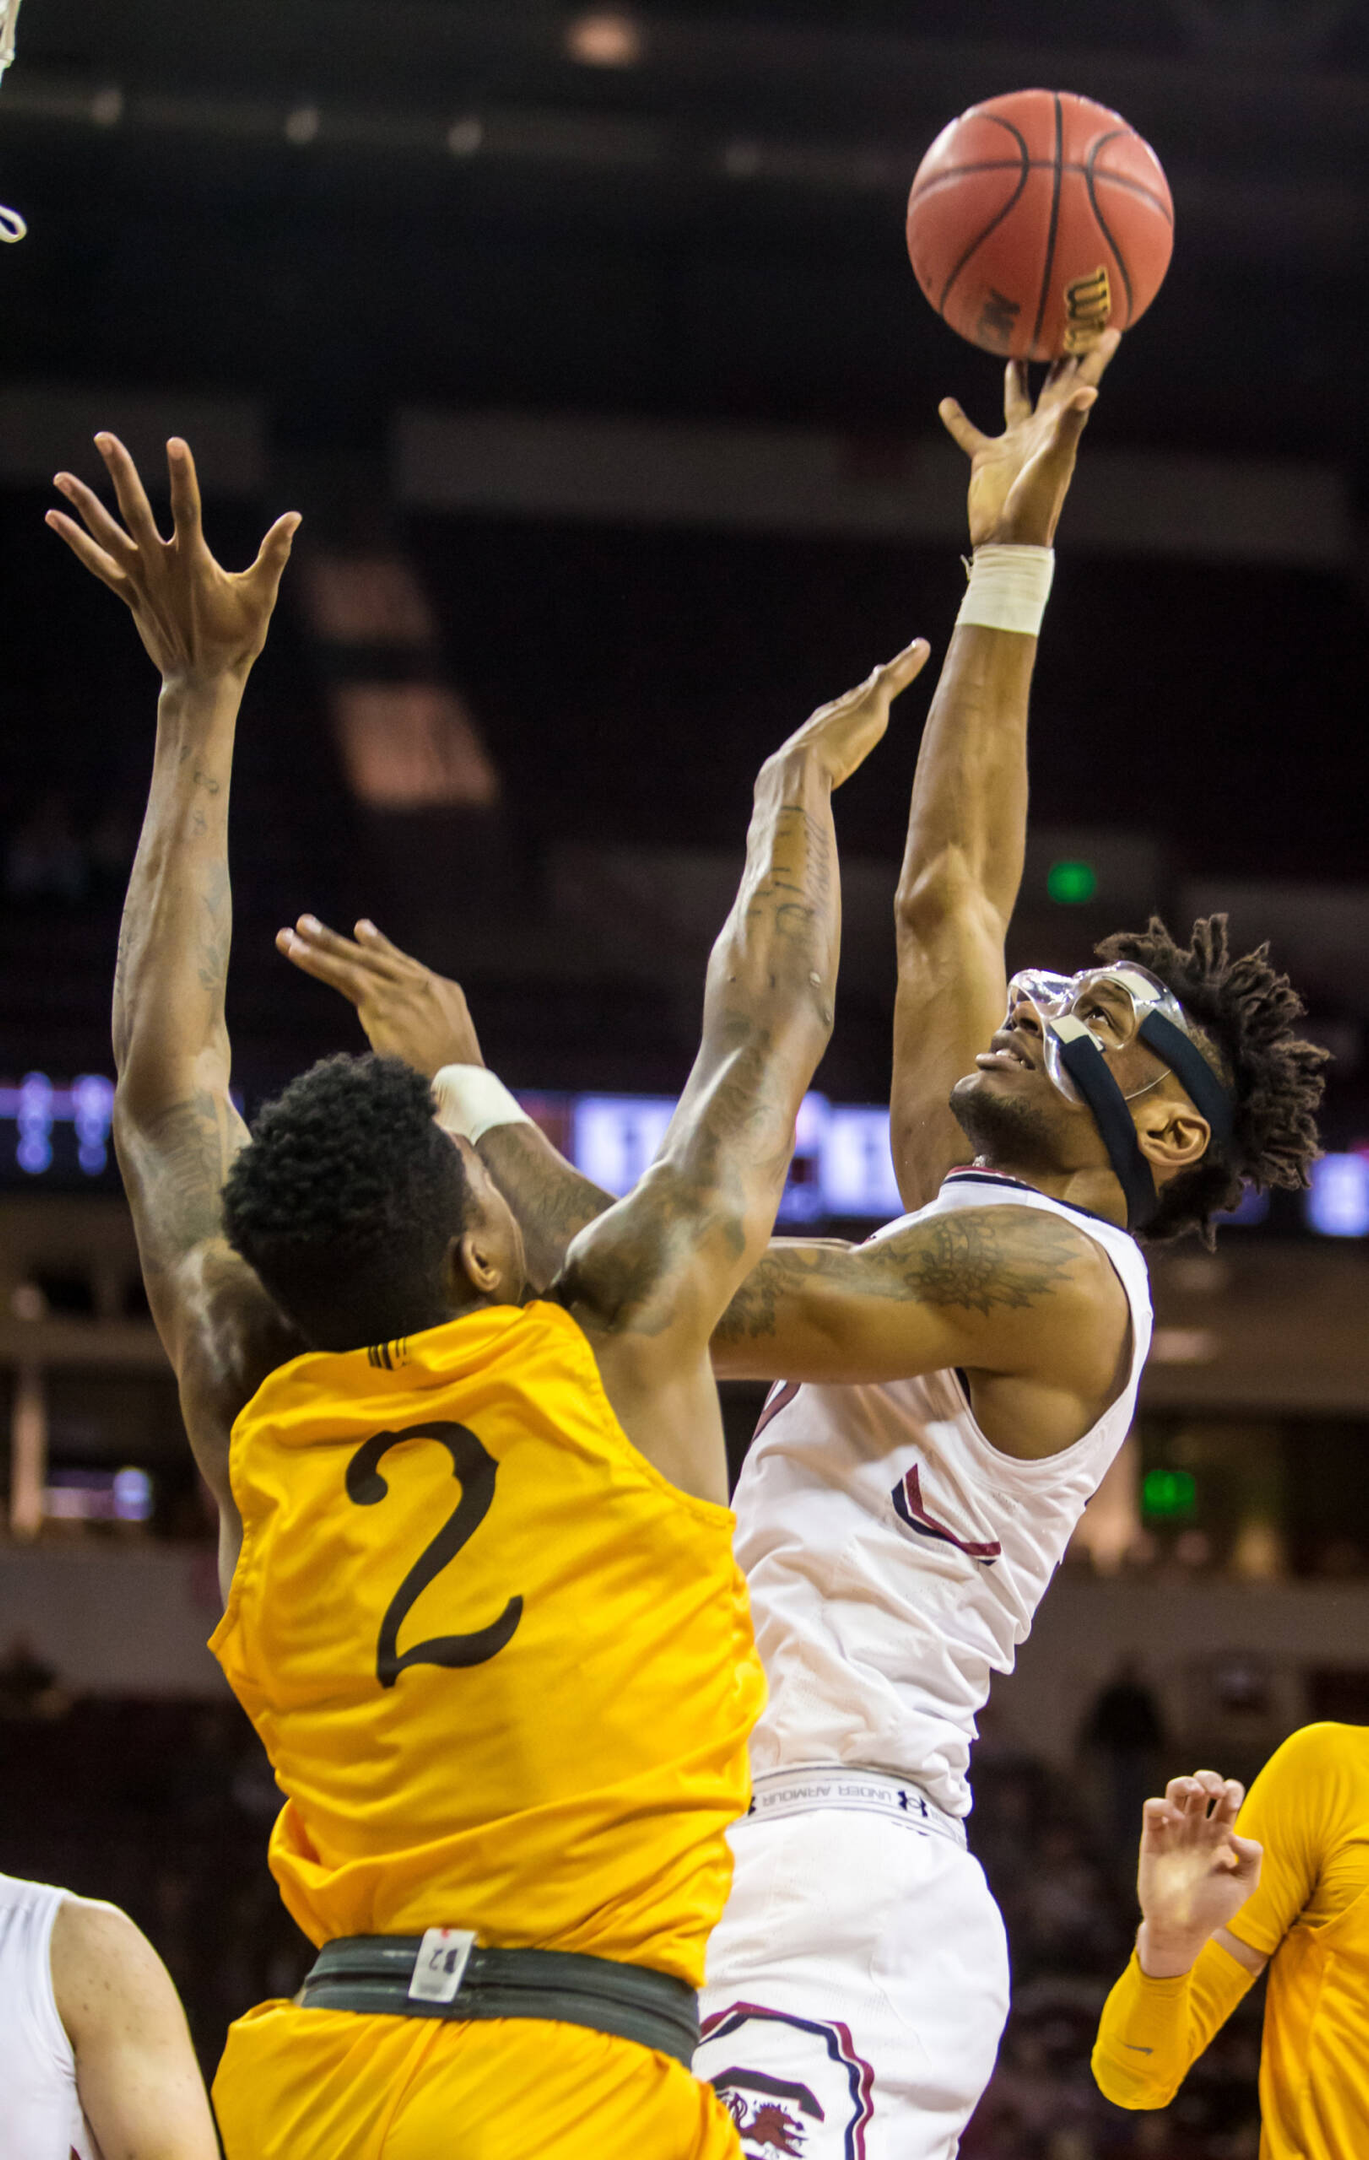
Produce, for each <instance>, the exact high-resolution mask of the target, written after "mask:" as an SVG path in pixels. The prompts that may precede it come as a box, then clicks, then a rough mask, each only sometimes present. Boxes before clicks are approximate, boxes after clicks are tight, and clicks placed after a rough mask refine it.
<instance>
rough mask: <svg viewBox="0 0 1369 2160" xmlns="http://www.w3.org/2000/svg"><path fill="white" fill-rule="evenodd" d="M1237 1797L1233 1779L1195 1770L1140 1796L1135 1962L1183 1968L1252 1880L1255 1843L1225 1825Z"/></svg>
mask: <svg viewBox="0 0 1369 2160" xmlns="http://www.w3.org/2000/svg"><path fill="white" fill-rule="evenodd" d="M1244 1798H1245V1788H1244V1787H1243V1786H1242V1785H1239V1784H1238V1783H1237V1782H1236V1780H1235V1778H1221V1777H1219V1776H1218V1775H1217V1773H1216V1771H1215V1770H1198V1771H1196V1772H1195V1773H1194V1775H1193V1776H1192V1777H1187V1778H1171V1779H1170V1781H1169V1784H1168V1785H1167V1786H1166V1787H1165V1796H1164V1799H1163V1800H1147V1802H1146V1804H1145V1808H1144V1810H1143V1813H1142V1831H1141V1863H1140V1867H1139V1870H1138V1872H1137V1878H1136V1891H1137V1896H1138V1898H1139V1900H1140V1905H1141V1913H1142V1917H1143V1921H1144V1927H1143V1930H1142V1937H1141V1942H1140V1945H1139V1947H1140V1952H1141V1964H1142V1967H1143V1968H1144V1970H1145V1971H1146V1972H1147V1973H1149V1974H1151V1976H1152V1977H1153V1978H1157V1979H1159V1978H1165V1977H1168V1976H1171V1975H1173V1974H1175V1973H1181V1972H1187V1971H1188V1968H1189V1966H1190V1965H1191V1964H1192V1963H1193V1960H1194V1958H1195V1957H1196V1956H1197V1955H1198V1952H1199V1951H1200V1950H1201V1948H1202V1946H1203V1944H1204V1943H1205V1942H1206V1941H1207V1939H1208V1937H1209V1936H1210V1935H1214V1934H1215V1933H1216V1932H1217V1930H1218V1928H1223V1927H1225V1926H1226V1924H1227V1922H1228V1921H1230V1920H1234V1919H1235V1917H1236V1914H1237V1913H1238V1912H1239V1911H1240V1909H1241V1907H1242V1905H1244V1903H1245V1901H1246V1899H1247V1898H1248V1897H1249V1896H1250V1895H1251V1893H1252V1891H1254V1889H1255V1888H1256V1887H1257V1885H1258V1883H1259V1880H1260V1862H1261V1860H1262V1858H1263V1856H1264V1855H1263V1848H1262V1847H1261V1846H1259V1845H1258V1844H1256V1842H1255V1840H1254V1839H1253V1838H1245V1837H1238V1836H1237V1835H1236V1831H1235V1828H1234V1827H1233V1826H1234V1824H1235V1821H1236V1816H1237V1814H1238V1813H1239V1810H1240V1805H1241V1802H1242V1801H1243V1800H1244Z"/></svg>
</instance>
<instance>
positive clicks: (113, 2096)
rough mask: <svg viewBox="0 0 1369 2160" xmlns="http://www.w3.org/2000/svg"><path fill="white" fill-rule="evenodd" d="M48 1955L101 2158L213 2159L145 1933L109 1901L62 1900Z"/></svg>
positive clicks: (167, 1994)
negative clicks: (109, 1903) (101, 1902)
mask: <svg viewBox="0 0 1369 2160" xmlns="http://www.w3.org/2000/svg"><path fill="white" fill-rule="evenodd" d="M51 1959H52V1989H53V1996H54V1999H55V2001H56V2004H57V2013H58V2016H59V2017H60V2018H61V2020H62V2023H63V2025H64V2026H65V2028H66V2032H67V2037H68V2038H69V2039H70V2041H71V2045H72V2052H73V2054H74V2055H75V2058H76V2089H77V2092H78V2093H79V2095H80V2100H81V2106H82V2107H83V2108H84V2110H85V2113H86V2116H87V2118H88V2119H89V2122H90V2126H91V2128H92V2129H93V2130H94V2132H95V2135H96V2138H97V2139H98V2141H99V2145H100V2150H101V2152H102V2153H103V2154H104V2156H105V2160H218V2151H219V2144H218V2138H217V2136H216V2135H215V2131H214V2124H213V2119H212V2117H211V2115H210V2112H209V2100H208V2097H207V2095H206V2093H205V2089H204V2081H203V2079H202V2078H201V2076H200V2072H199V2066H198V2064H197V2063H196V2061H195V2054H194V2050H193V2048H192V2047H191V2044H190V2034H189V2032H188V2030H187V2028H186V2022H185V2012H184V2011H183V2010H182V2008H181V2005H180V2000H179V1998H178V1996H177V1994H176V1990H175V1987H174V1986H173V1985H172V1981H171V1976H170V1974H169V1973H168V1972H167V1970H166V1967H165V1966H164V1965H163V1964H162V1961H161V1959H160V1958H159V1957H158V1956H157V1953H156V1951H155V1950H154V1949H153V1948H152V1945H151V1944H150V1943H149V1942H148V1941H147V1939H146V1937H145V1936H144V1935H142V1934H141V1933H140V1932H139V1930H138V1929H137V1928H136V1927H135V1926H134V1925H133V1922H132V1921H131V1920H130V1919H129V1918H128V1917H127V1916H126V1914H124V1913H121V1912H119V1911H117V1910H116V1909H115V1907H114V1906H112V1905H96V1904H87V1903H86V1902H85V1901H84V1900H83V1899H76V1898H69V1899H67V1900H66V1901H65V1902H64V1903H63V1904H62V1906H61V1907H60V1908H59V1910H58V1914H57V1918H56V1920H55V1922H54V1923H53V1930H52V1951H51Z"/></svg>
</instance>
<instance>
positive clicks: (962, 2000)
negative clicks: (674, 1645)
mask: <svg viewBox="0 0 1369 2160" xmlns="http://www.w3.org/2000/svg"><path fill="white" fill-rule="evenodd" d="M881 1782H883V1781H881ZM889 1782H890V1783H892V1782H893V1781H892V1780H890V1781H889ZM730 1839H731V1845H732V1851H733V1855H734V1858H735V1862H736V1872H735V1875H734V1877H733V1883H732V1895H731V1897H730V1899H729V1901H728V1905H727V1910H726V1911H725V1913H724V1914H723V1918H722V1921H721V1923H720V1924H719V1926H718V1927H717V1929H716V1930H715V1931H714V1934H713V1937H712V1940H711V1942H710V1944H709V1951H708V1972H707V1980H706V1984H705V1987H704V1992H703V1995H702V1998H701V2001H700V2009H701V2012H702V2033H703V2038H702V2040H701V2043H700V2046H699V2050H698V2053H697V2054H696V2055H695V2057H694V2069H695V2073H696V2075H697V2076H699V2077H701V2078H703V2079H704V2080H705V2081H706V2082H708V2083H710V2084H712V2085H714V2086H715V2087H716V2088H717V2090H718V2092H719V2094H720V2095H721V2097H722V2099H723V2101H724V2103H725V2104H726V2106H727V2107H728V2108H729V2109H730V2110H731V2113H732V2116H733V2119H734V2120H735V2122H736V2123H737V2126H738V2130H739V2133H740V2137H741V2145H742V2151H743V2153H744V2155H745V2156H746V2160H779V2156H780V2155H785V2156H791V2155H792V2156H794V2160H952V2156H953V2155H954V2154H955V2153H956V2151H957V2149H958V2147H959V2143H960V2134H961V2132H962V2130H963V2129H964V2127H965V2125H966V2123H967V2122H968V2121H969V2118H970V2116H971V2115H972V2114H973V2112H974V2109H975V2105H976V2103H977V2101H978V2099H979V2096H980V2094H981V2093H982V2092H983V2090H984V2087H985V2086H986V2085H987V2084H988V2081H989V2078H990V2076H991V2075H992V2072H993V2066H994V2059H995V2057H996V2055H997V2053H998V2042H999V2039H1000V2037H1001V2035H1002V2031H1003V2025H1004V2022H1005V2020H1006V2018H1007V2014H1008V1955H1007V1942H1006V1938H1005V1936H1004V1931H1003V1922H1002V1919H1001V1917H1000V1914H999V1911H998V1907H997V1906H996V1905H995V1903H994V1901H993V1898H992V1897H991V1896H990V1894H989V1887H988V1884H987V1883H986V1882H985V1880H984V1875H983V1871H982V1869H981V1868H980V1866H979V1863H978V1861H977V1860H975V1859H974V1858H972V1856H971V1855H970V1854H969V1853H968V1852H966V1851H965V1849H964V1847H963V1846H962V1845H960V1844H959V1843H957V1842H955V1841H954V1839H952V1838H951V1837H948V1836H946V1835H944V1834H939V1833H937V1832H933V1831H929V1830H927V1829H924V1828H922V1827H920V1826H919V1824H918V1823H917V1821H916V1820H915V1819H914V1818H912V1817H901V1816H899V1815H897V1814H891V1813H890V1812H888V1811H887V1809H880V1810H878V1811H870V1812H866V1811H864V1810H861V1809H859V1808H856V1807H850V1806H844V1807H823V1806H818V1807H813V1808H808V1809H805V1810H804V1811H802V1812H796V1813H790V1814H782V1815H780V1816H778V1817H776V1818H774V1819H764V1818H762V1819H757V1818H756V1817H755V1816H752V1817H746V1818H743V1820H742V1821H741V1822H739V1823H737V1824H736V1825H735V1826H734V1828H733V1830H732V1832H731V1834H730Z"/></svg>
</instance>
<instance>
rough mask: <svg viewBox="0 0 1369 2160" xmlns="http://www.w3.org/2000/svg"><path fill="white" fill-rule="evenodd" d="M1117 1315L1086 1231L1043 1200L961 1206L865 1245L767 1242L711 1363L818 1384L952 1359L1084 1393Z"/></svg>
mask: <svg viewBox="0 0 1369 2160" xmlns="http://www.w3.org/2000/svg"><path fill="white" fill-rule="evenodd" d="M1100 1322H1101V1323H1102V1324H1101V1325H1100ZM1126 1325H1127V1308H1126V1297H1125V1293H1124V1292H1123V1290H1122V1288H1121V1285H1120V1283H1119V1282H1118V1280H1117V1277H1116V1275H1115V1274H1114V1272H1113V1270H1112V1268H1111V1266H1110V1265H1109V1263H1108V1261H1107V1259H1106V1256H1105V1255H1104V1254H1103V1253H1102V1251H1101V1248H1100V1247H1099V1246H1098V1244H1097V1243H1096V1241H1095V1240H1094V1239H1092V1238H1090V1237H1089V1236H1087V1234H1086V1233H1085V1232H1083V1231H1081V1230H1077V1229H1076V1228H1075V1227H1074V1225H1073V1224H1072V1223H1069V1222H1066V1221H1065V1220H1064V1219H1063V1218H1062V1217H1061V1216H1059V1215H1055V1214H1048V1213H1047V1212H1046V1211H1045V1210H1044V1209H1039V1208H1017V1207H992V1208H967V1209H963V1210H959V1209H958V1210H956V1211H955V1212H954V1213H953V1214H947V1215H941V1216H932V1217H930V1218H928V1219H926V1220H924V1221H921V1222H917V1223H913V1224H911V1225H910V1226H909V1228H908V1229H907V1230H904V1231H901V1232H899V1233H897V1234H896V1235H895V1236H893V1237H887V1238H880V1239H877V1240H875V1241H874V1242H872V1243H870V1244H868V1245H859V1246H850V1247H847V1248H845V1249H842V1248H839V1247H833V1246H831V1245H816V1244H815V1245H804V1244H801V1243H799V1242H797V1241H795V1242H793V1243H784V1244H775V1245H773V1246H772V1247H771V1249H770V1251H769V1252H768V1253H767V1254H766V1256H765V1258H764V1259H763V1260H762V1261H761V1263H760V1265H759V1266H758V1267H756V1268H755V1269H754V1270H753V1271H752V1273H751V1274H750V1275H749V1276H748V1278H747V1280H746V1281H745V1282H744V1283H743V1285H742V1287H741V1289H740V1290H739V1291H738V1292H737V1293H736V1295H735V1296H734V1297H733V1299H732V1302H731V1304H730V1305H729V1306H728V1309H727V1312H726V1313H725V1314H724V1316H723V1319H722V1320H721V1322H720V1323H719V1325H718V1327H717V1329H716V1330H715V1332H714V1336H713V1363H714V1369H715V1371H717V1372H718V1373H719V1374H720V1375H721V1376H723V1377H724V1378H727V1379H760V1380H768V1379H783V1380H810V1381H819V1382H821V1381H828V1382H878V1381H885V1380H899V1379H910V1378H912V1377H913V1376H914V1375H915V1374H918V1373H926V1372H937V1371H941V1370H943V1369H945V1368H947V1367H955V1366H963V1367H965V1368H966V1369H968V1370H971V1371H982V1372H986V1373H996V1374H1015V1375H1021V1376H1022V1377H1024V1378H1031V1377H1038V1376H1039V1377H1042V1378H1045V1379H1049V1381H1050V1382H1051V1384H1053V1385H1055V1386H1057V1387H1060V1388H1064V1389H1073V1390H1076V1391H1077V1392H1078V1393H1079V1395H1080V1396H1081V1398H1083V1399H1092V1398H1095V1397H1097V1396H1099V1395H1100V1394H1102V1395H1104V1396H1106V1394H1107V1391H1108V1389H1109V1388H1110V1387H1112V1386H1113V1383H1114V1381H1115V1378H1116V1374H1117V1368H1118V1351H1119V1345H1120V1344H1121V1343H1122V1341H1123V1340H1124V1339H1125V1332H1126Z"/></svg>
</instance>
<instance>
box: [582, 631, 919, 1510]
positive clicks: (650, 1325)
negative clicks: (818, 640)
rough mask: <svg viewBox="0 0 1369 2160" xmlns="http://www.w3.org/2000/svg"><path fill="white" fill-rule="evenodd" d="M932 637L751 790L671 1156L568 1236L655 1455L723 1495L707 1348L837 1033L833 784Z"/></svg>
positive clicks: (616, 1380) (636, 1435) (620, 1381)
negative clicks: (740, 862) (737, 876)
mask: <svg viewBox="0 0 1369 2160" xmlns="http://www.w3.org/2000/svg"><path fill="white" fill-rule="evenodd" d="M926 657H927V647H926V645H925V644H924V643H922V642H921V641H920V640H919V641H918V642H917V643H916V644H914V645H911V646H909V647H908V649H907V651H906V652H904V653H902V654H900V655H899V657H898V659H897V660H895V661H892V662H891V663H890V664H889V665H888V666H887V667H883V668H877V669H876V670H875V671H874V673H873V674H872V675H871V676H870V677H869V679H868V680H867V681H866V682H864V683H862V684H861V686H860V688H859V689H858V690H853V691H851V692H849V693H848V694H847V696H846V697H844V698H838V699H837V700H836V701H835V702H834V703H833V704H831V705H827V706H824V707H823V708H822V709H821V710H820V711H819V712H817V713H815V714H814V715H813V717H812V719H811V720H809V721H807V722H806V723H805V725H804V726H803V727H802V728H800V729H799V731H798V733H797V734H796V735H794V736H792V737H791V738H790V740H789V742H788V743H786V744H785V746H784V748H783V749H782V750H781V751H780V752H779V753H778V754H777V755H776V756H775V757H773V758H771V759H769V760H768V761H767V763H766V764H765V766H764V767H763V768H762V771H761V774H760V777H759V779H758V780H757V783H756V791H755V807H754V811H753V814H752V819H751V826H750V831H749V833H748V835H747V850H746V867H745V869H744V871H743V875H742V882H741V887H740V890H739V892H738V894H737V899H736V902H735V904H734V906H733V908H732V912H731V914H730V915H729V917H728V919H727V922H726V924H725V925H724V928H723V931H722V934H721V936H720V937H719V939H718V942H717V944H716V945H715V946H714V948H713V954H712V958H711V959H710V961H709V967H708V977H707V983H706V988H705V994H704V1022H703V1038H702V1041H701V1044H700V1048H699V1053H698V1056H697V1058H696V1059H695V1062H694V1068H693V1071H692V1072H691V1074H690V1076H689V1080H688V1082H687V1084H686V1086H685V1090H684V1093H683V1095H682V1096H681V1098H680V1102H679V1106H678V1108H677V1109H676V1112H675V1115H674V1117H673V1118H672V1120H671V1124H670V1128H669V1131H668V1132H667V1134H666V1138H665V1140H664V1142H663V1144H662V1147H661V1152H660V1154H659V1155H658V1157H657V1159H656V1161H655V1162H654V1163H653V1164H652V1166H651V1168H650V1169H649V1170H648V1171H647V1172H646V1174H645V1176H644V1177H643V1178H642V1179H641V1180H640V1181H639V1183H638V1184H637V1185H636V1187H635V1188H634V1189H633V1191H632V1192H631V1193H630V1194H629V1195H628V1196H627V1198H626V1199H624V1200H620V1201H618V1202H617V1203H616V1204H615V1205H614V1206H613V1207H611V1208H609V1209H607V1210H606V1211H605V1213H603V1214H602V1215H600V1216H598V1217H596V1219H595V1220H594V1221H593V1222H592V1223H591V1224H590V1225H589V1226H588V1227H587V1228H586V1229H585V1230H582V1231H581V1232H580V1234H579V1236H578V1237H577V1238H576V1239H575V1241H574V1243H573V1244H572V1245H571V1248H570V1251H569V1253H568V1254H567V1257H566V1264H565V1267H564V1268H563V1270H562V1272H561V1275H560V1276H559V1278H558V1280H557V1283H556V1284H555V1285H554V1290H553V1294H554V1295H555V1296H557V1297H558V1298H559V1299H560V1301H561V1302H562V1303H564V1304H565V1305H566V1306H567V1307H568V1309H569V1310H570V1311H571V1312H572V1313H574V1315H575V1316H576V1318H577V1319H578V1320H579V1321H580V1323H581V1325H582V1327H583V1328H584V1329H585V1332H586V1334H587V1335H588V1336H589V1339H590V1342H591V1344H592V1346H593V1348H594V1350H595V1355H596V1357H597V1359H598V1363H599V1368H600V1372H601V1374H602V1376H603V1380H604V1385H605V1387H606V1389H607V1391H608V1395H609V1399H610V1401H611V1402H612V1404H613V1406H614V1409H615V1410H616V1412H617V1414H618V1417H619V1419H620V1420H621V1422H622V1424H623V1426H624V1428H625V1430H626V1431H627V1433H628V1434H629V1436H630V1437H631V1438H632V1439H633V1440H635V1441H636V1443H637V1445H638V1446H639V1447H641V1448H642V1450H643V1451H644V1452H645V1453H646V1454H648V1455H650V1456H651V1458H652V1459H653V1460H654V1461H655V1462H656V1463H657V1464H658V1465H659V1466H660V1467H661V1468H662V1469H663V1470H664V1471H665V1472H666V1474H667V1475H668V1476H670V1477H672V1478H673V1479H674V1480H675V1481H676V1482H677V1483H679V1484H681V1485H683V1486H685V1487H686V1488H687V1489H689V1490H691V1491H695V1492H700V1493H702V1494H704V1496H705V1497H711V1498H714V1499H722V1498H724V1497H725V1496H726V1489H727V1488H726V1466H725V1460H724V1455H723V1447H722V1419H721V1413H720V1411H719V1408H718V1400H717V1392H716V1389H715V1388H714V1385H713V1380H712V1375H711V1371H710V1368H709V1363H708V1341H709V1336H710V1334H711V1333H712V1330H713V1328H714V1326H715V1324H716V1322H717V1320H718V1319H719V1317H720V1315H721V1314H722V1312H723V1309H724V1307H725V1306H726V1305H727V1302H728V1300H729V1298H730V1297H731V1296H732V1293H733V1291H734V1290H735V1289H736V1288H737V1287H738V1285H739V1284H740V1283H741V1282H742V1280H743V1278H744V1277H745V1276H746V1275H747V1274H748V1272H749V1271H750V1269H751V1268H752V1266H753V1265H754V1264H755V1262H756V1260H757V1259H758V1258H759V1257H760V1255H761V1253H762V1252H763V1251H764V1249H765V1245H766V1243H767V1241H768V1239H769V1236H770V1233H771V1230H772V1229H773V1227H774V1220H775V1211H776V1209H777V1207H778V1205H779V1200H780V1194H781V1192H782V1191H783V1188H784V1180H785V1175H786V1172H787V1169H788V1165H789V1160H790V1156H791V1154H792V1152H793V1145H794V1121H795V1119H796V1117H797V1115H798V1109H799V1104H800V1102H801V1101H802V1099H803V1095H804V1092H805V1090H806V1089H807V1087H808V1084H809V1082H810V1081H811V1079H812V1077H813V1073H814V1071H815V1070H816V1068H817V1064H818V1061H819V1059H820V1058H821V1056H822V1053H823V1051H824V1049H825V1048H826V1045H827V1041H828V1038H829V1036H830V1033H831V1028H832V1020H833V1009H834V998H835V992H836V973H837V957H838V947H839V942H840V920H841V914H840V887H839V881H838V874H837V851H836V834H835V830H834V828H833V824H832V807H831V796H832V790H833V789H834V788H835V787H839V786H840V785H841V783H842V781H843V780H845V779H846V778H847V776H848V775H849V774H850V773H852V772H854V771H855V769H856V767H857V766H858V765H859V764H860V763H861V762H862V760H863V759H864V758H865V756H866V755H867V754H868V752H869V751H870V750H871V749H872V748H873V747H874V745H875V743H877V742H878V741H879V739H880V737H881V736H882V735H883V733H884V730H885V728H886V726H887V725H888V717H889V706H890V702H891V700H892V699H893V698H894V697H895V696H896V695H897V694H898V692H899V691H900V690H902V689H903V688H904V687H905V686H906V685H907V684H908V683H909V682H911V681H912V679H913V677H914V676H915V675H916V674H917V672H918V670H919V669H920V668H921V667H922V665H923V663H924V661H925V659H926Z"/></svg>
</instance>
